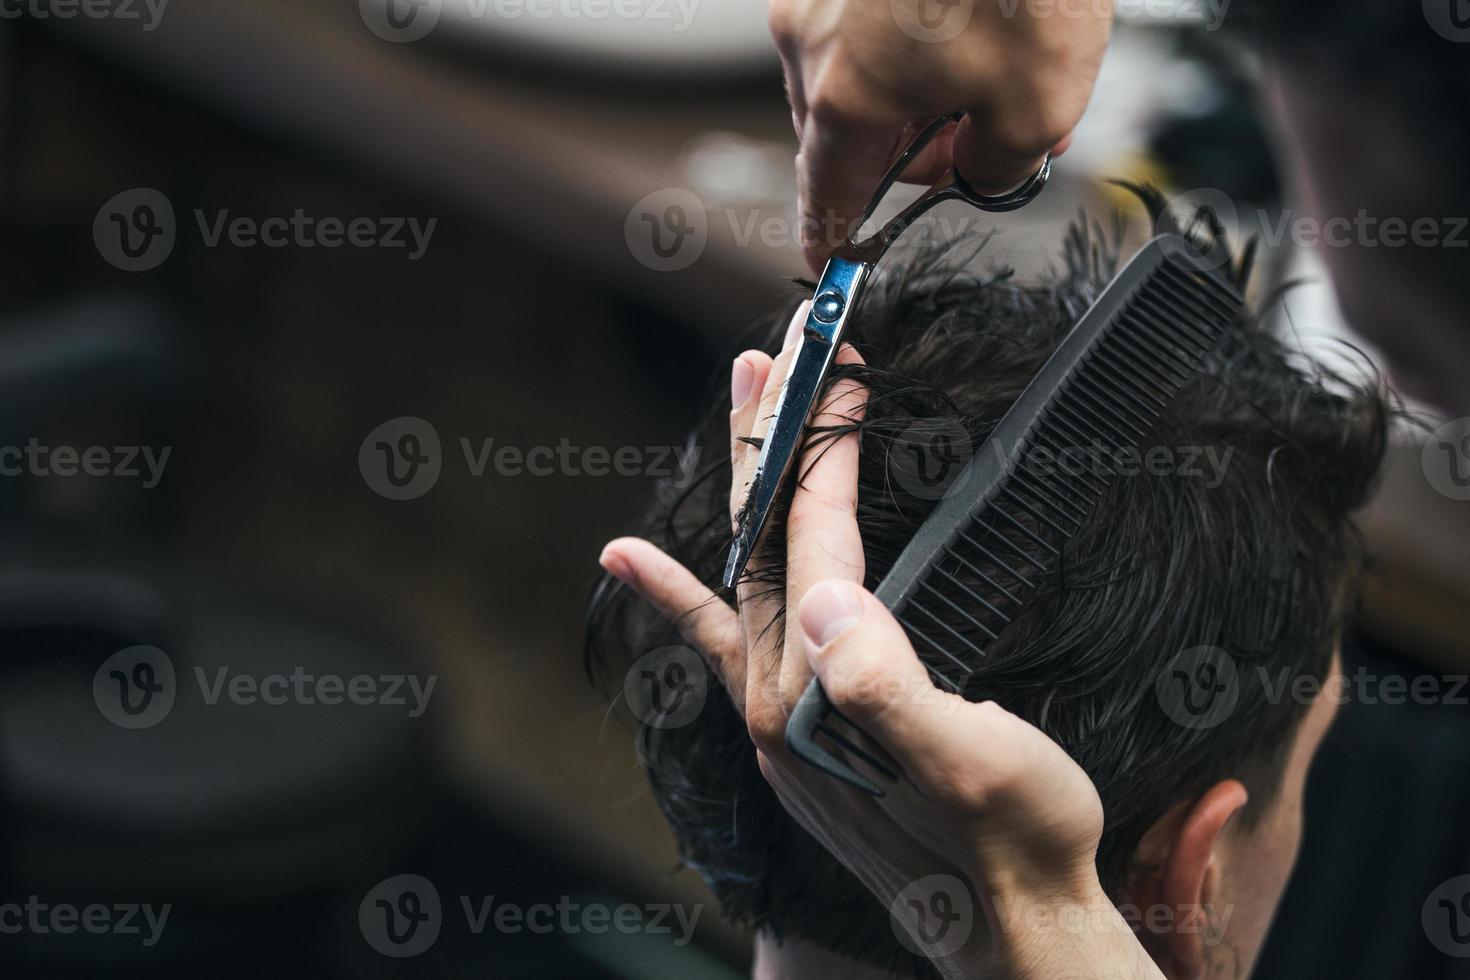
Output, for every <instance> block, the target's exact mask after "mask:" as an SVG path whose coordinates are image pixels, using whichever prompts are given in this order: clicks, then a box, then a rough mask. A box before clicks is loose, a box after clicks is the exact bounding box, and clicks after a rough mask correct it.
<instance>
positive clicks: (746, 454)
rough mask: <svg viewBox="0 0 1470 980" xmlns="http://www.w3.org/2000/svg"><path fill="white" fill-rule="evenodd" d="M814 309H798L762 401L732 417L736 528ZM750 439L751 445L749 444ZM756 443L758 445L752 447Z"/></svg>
mask: <svg viewBox="0 0 1470 980" xmlns="http://www.w3.org/2000/svg"><path fill="white" fill-rule="evenodd" d="M810 308H811V301H809V300H808V301H805V302H803V303H802V304H801V305H800V306H798V307H797V308H796V313H795V315H793V316H792V318H791V323H790V325H789V326H788V327H787V329H786V339H785V342H784V344H783V346H782V348H781V352H780V353H779V354H777V355H776V357H775V359H774V360H772V361H771V365H770V367H769V368H767V369H766V372H765V376H764V384H763V385H762V386H761V388H760V389H758V390H759V391H760V398H758V399H757V398H751V399H750V403H749V404H748V406H747V410H746V411H743V412H742V413H741V417H740V419H738V420H737V419H736V418H735V415H734V413H731V416H730V445H731V450H730V520H731V523H732V525H735V526H737V527H738V520H739V518H740V517H741V511H742V510H743V509H744V507H745V499H746V497H747V496H749V494H750V484H751V481H752V480H754V479H755V470H756V466H757V464H759V463H760V454H761V451H760V448H758V447H759V445H760V444H761V441H762V440H764V439H765V437H766V433H767V432H769V431H770V429H771V422H772V420H773V419H774V418H775V416H776V403H777V402H778V401H780V399H781V388H782V386H783V385H784V384H785V383H786V373H787V371H789V370H790V369H791V361H792V358H794V357H795V356H796V351H797V348H798V346H799V341H800V338H801V330H802V327H803V325H804V324H805V323H806V315H807V310H808V309H810ZM746 440H750V442H748V441H746ZM751 442H755V443H756V444H757V445H751ZM746 567H747V568H751V567H754V566H753V564H752V563H751V562H747V563H746Z"/></svg>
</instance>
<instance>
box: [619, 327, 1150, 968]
mask: <svg viewBox="0 0 1470 980" xmlns="http://www.w3.org/2000/svg"><path fill="white" fill-rule="evenodd" d="M805 314H806V307H805V304H804V305H803V307H802V308H801V309H798V310H797V312H796V315H795V317H793V319H792V326H791V329H790V330H789V332H788V342H787V347H786V349H785V350H784V351H782V352H781V354H780V355H778V356H777V357H776V358H775V359H774V360H773V359H772V358H771V357H770V356H768V355H766V354H765V353H763V352H761V351H747V352H746V353H744V354H742V355H741V356H740V357H739V358H737V359H736V363H735V365H734V369H733V372H732V401H733V402H734V403H735V408H734V410H733V411H732V412H731V415H730V451H731V471H732V476H733V479H732V485H731V488H730V511H731V519H732V521H733V520H734V517H735V515H736V513H737V512H738V511H739V509H740V505H741V503H742V502H743V500H744V496H745V492H746V489H747V487H748V485H749V482H750V479H751V476H752V474H753V473H754V470H755V465H756V460H757V457H758V455H759V450H758V449H756V448H755V446H753V445H752V444H751V442H752V441H753V440H752V439H751V438H750V437H755V439H754V441H758V440H759V439H760V438H761V437H763V436H764V435H765V432H766V430H767V428H768V426H769V424H770V420H771V415H772V412H773V410H774V408H775V403H776V400H777V399H778V398H779V396H780V391H781V386H782V382H783V381H784V379H785V376H786V371H787V369H788V367H789V365H790V363H791V359H792V357H793V356H794V354H795V340H796V338H797V337H798V336H799V329H798V328H799V327H800V324H801V323H802V322H803V321H804V319H805ZM837 359H838V362H839V363H857V362H859V361H860V360H861V359H860V358H859V357H858V355H857V353H856V352H855V351H854V350H853V349H852V348H851V347H847V346H844V347H843V348H842V350H841V351H840V352H839V354H838V356H837ZM866 400H867V393H866V390H865V389H863V388H862V387H861V386H860V385H858V384H856V383H854V382H852V381H840V382H838V383H836V384H835V385H833V387H832V389H831V391H830V392H829V393H828V395H827V397H826V398H825V399H824V401H823V403H822V405H821V406H820V408H819V409H818V411H817V415H816V418H815V419H814V420H813V427H814V428H817V429H821V428H823V427H830V426H838V425H842V424H845V423H849V422H852V421H854V420H857V419H860V418H861V417H862V415H863V413H864V411H865V408H866ZM797 465H798V467H799V468H798V470H797V472H799V473H800V474H801V478H800V481H799V483H798V485H797V488H796V491H795V494H794V496H793V499H792V503H791V509H790V511H789V512H788V515H787V519H786V522H785V532H786V548H785V553H784V557H785V563H786V568H785V574H784V580H785V585H786V588H785V591H784V594H782V593H781V592H780V591H778V590H772V589H771V588H770V587H769V586H767V585H763V584H761V583H760V582H759V581H751V580H746V581H744V582H742V583H741V584H740V586H739V598H740V601H739V605H738V608H732V607H731V606H730V605H729V604H727V603H726V602H725V601H724V599H723V598H721V597H720V596H719V595H717V594H715V593H714V592H712V591H711V590H710V588H709V587H708V586H706V585H705V584H704V583H703V582H701V581H700V580H699V578H698V577H697V576H695V575H694V574H693V573H692V572H690V571H689V570H688V569H687V568H685V567H684V566H683V565H681V564H679V563H678V562H677V561H675V560H674V559H673V558H671V557H670V556H669V555H667V554H665V553H664V552H662V551H660V550H659V549H658V548H656V547H655V546H654V545H652V544H651V543H649V542H647V541H642V540H638V539H635V538H621V539H619V540H617V541H613V542H612V543H610V544H609V545H608V546H607V548H606V549H605V550H604V551H603V556H602V564H603V566H604V567H605V568H606V569H607V570H608V571H610V572H612V573H613V574H614V575H616V576H617V577H618V578H619V579H621V580H622V581H623V582H625V583H627V584H628V585H629V586H630V587H632V588H633V589H635V590H637V591H638V593H639V594H640V595H642V596H643V597H644V598H646V599H647V600H648V601H649V602H651V603H652V604H653V605H654V606H656V607H657V608H658V609H659V610H660V611H662V612H663V613H664V614H665V615H666V616H668V617H669V619H670V620H671V621H673V622H675V623H677V624H678V625H679V628H680V630H681V631H682V632H683V635H684V637H685V639H686V640H688V642H689V643H691V644H692V645H694V646H695V647H697V648H698V649H699V651H700V652H701V654H703V655H704V657H705V658H706V660H707V661H708V662H709V664H710V666H711V667H713V668H714V670H715V671H716V672H717V673H718V675H719V676H720V679H721V681H722V682H723V683H724V685H725V687H726V688H727V689H728V690H729V692H730V696H731V699H732V700H733V701H734V703H735V705H736V707H737V708H739V710H740V712H741V714H742V715H743V716H744V718H745V722H746V727H747V728H748V730H749V733H750V737H751V741H752V742H753V745H754V749H753V751H754V752H755V753H756V758H757V762H758V763H759V765H760V769H761V773H762V774H763V775H764V776H765V778H766V780H767V782H769V783H770V785H771V786H772V788H773V789H774V790H775V792H776V794H777V796H778V797H779V798H780V800H781V803H782V805H783V806H784V807H785V808H786V810H787V811H788V812H790V813H791V814H792V816H793V817H795V818H796V820H797V821H798V822H799V823H800V824H801V826H802V827H803V828H804V829H805V830H806V831H807V832H808V833H810V834H811V835H812V836H813V837H815V838H816V839H817V840H818V841H819V842H820V843H821V844H822V846H823V847H825V848H826V849H827V850H828V851H830V852H831V853H832V854H833V855H834V856H836V857H837V859H838V860H840V861H841V862H842V863H843V864H844V865H845V866H846V867H847V868H848V869H849V870H850V871H852V872H853V874H854V875H855V876H856V877H857V878H858V879H859V880H860V881H862V883H863V884H864V885H865V886H866V887H867V888H868V889H869V890H870V891H871V892H872V893H873V894H874V895H875V896H876V897H877V899H878V900H879V901H880V902H881V903H883V905H885V906H886V907H888V908H890V909H892V908H895V901H896V900H897V899H900V898H901V893H902V892H903V891H904V889H905V888H906V887H907V886H909V885H910V884H912V883H915V882H919V881H921V880H922V879H925V878H928V877H929V876H931V875H935V874H949V875H955V874H958V875H959V876H962V877H963V878H965V879H968V882H969V885H970V887H971V888H972V889H973V890H974V891H975V892H976V893H977V897H978V898H979V899H980V901H981V906H982V908H983V909H984V912H985V914H986V916H987V918H988V920H989V926H990V928H989V929H988V930H986V929H976V930H974V934H975V941H974V942H972V943H970V944H967V945H966V946H965V947H964V948H961V949H957V950H950V949H945V950H943V951H942V955H940V953H939V952H938V951H936V952H935V954H934V955H932V956H931V957H930V958H931V960H933V961H934V962H935V965H936V966H937V967H938V968H939V969H940V970H941V972H943V973H944V974H945V975H947V976H954V977H971V976H979V975H983V976H993V975H998V976H1007V977H1016V978H1032V977H1035V978H1045V980H1058V978H1063V977H1084V976H1085V977H1087V978H1088V980H1115V978H1116V980H1135V978H1142V977H1159V976H1161V974H1160V973H1159V972H1158V970H1157V968H1156V967H1155V966H1154V965H1153V963H1152V962H1151V961H1150V960H1149V958H1148V956H1147V954H1145V953H1144V951H1143V948H1142V947H1141V946H1140V945H1139V944H1138V941H1137V939H1136V938H1135V937H1134V935H1133V933H1132V932H1131V931H1130V930H1129V928H1128V926H1127V923H1126V922H1124V921H1123V919H1122V917H1121V915H1119V913H1118V912H1117V910H1116V909H1115V908H1113V906H1112V905H1111V903H1110V902H1109V901H1108V900H1107V898H1106V896H1105V895H1104V894H1103V891H1102V888H1101V886H1100V885H1099V883H1098V879H1097V872H1096V866H1095V861H1096V854H1097V846H1098V842H1099V839H1100V836H1101V833H1102V825H1103V813H1102V803H1101V801H1100V800H1099V798H1098V795H1097V791H1096V789H1095V788H1094V787H1093V785H1092V782H1091V780H1089V779H1088V777H1087V774H1086V773H1085V772H1083V771H1082V769H1081V767H1079V766H1078V765H1077V763H1076V762H1074V761H1073V760H1072V758H1071V757H1070V756H1068V755H1067V754H1066V753H1065V752H1064V751H1062V749H1061V748H1060V747H1059V746H1058V745H1056V743H1054V742H1052V741H1051V740H1050V739H1049V738H1048V737H1047V736H1046V735H1045V734H1043V733H1042V732H1041V731H1040V730H1038V729H1037V728H1035V727H1033V726H1032V725H1030V724H1027V723H1026V722H1025V721H1022V720H1021V719H1020V718H1018V717H1016V716H1015V715H1012V714H1010V713H1009V712H1007V711H1005V710H1004V709H1003V708H1001V707H1000V706H999V705H996V704H994V703H982V704H973V703H971V702H968V701H965V700H964V699H963V698H960V697H958V696H956V695H952V694H948V693H946V692H943V691H940V690H938V689H937V688H935V686H934V684H933V683H932V681H931V680H930V678H929V675H928V674H927V672H926V671H925V670H924V668H923V666H922V665H921V664H920V662H919V659H918V657H917V656H916V655H915V653H914V650H913V647H912V646H911V645H910V644H909V641H908V637H907V636H906V635H905V633H904V632H903V630H902V629H901V628H900V627H899V625H898V623H897V622H896V621H895V620H894V618H893V617H892V615H890V614H889V612H888V610H887V609H886V608H885V607H884V606H883V605H882V604H881V603H880V602H878V601H877V600H876V599H875V598H874V597H873V596H872V595H871V594H869V593H868V592H866V591H865V590H864V589H863V588H862V584H861V583H862V581H863V577H864V565H865V562H864V555H863V546H862V537H861V535H860V533H859V530H858V523H857V502H858V501H857V495H858V488H857V483H858V434H857V433H856V432H852V433H848V434H846V435H843V436H842V437H841V438H838V439H836V440H835V441H827V442H824V443H822V444H820V445H816V444H813V445H810V446H808V447H807V448H806V450H805V453H804V456H803V459H802V460H801V461H800V462H799V463H798V464H797ZM768 560H769V558H768V557H767V556H766V555H765V554H764V553H757V554H756V555H754V556H752V560H751V568H752V570H757V571H758V570H759V569H760V568H761V567H762V563H763V562H766V561H768ZM783 609H784V610H785V611H786V612H787V615H786V616H785V617H784V621H783V623H782V627H783V628H772V624H773V623H774V622H776V621H777V620H778V619H779V618H781V613H782V611H783ZM814 675H815V676H817V677H819V678H821V680H822V681H823V684H824V686H825V688H826V690H827V693H828V696H829V697H830V698H831V699H832V701H833V702H834V704H835V705H836V706H837V707H838V709H839V710H841V711H842V712H843V713H844V714H845V715H846V716H847V717H848V718H850V719H852V720H853V721H854V722H856V723H857V724H859V725H860V726H861V727H862V728H864V729H865V730H866V731H867V732H868V733H869V734H870V735H871V736H873V737H874V738H875V739H876V740H877V741H878V742H879V743H880V744H881V745H882V746H883V748H884V749H885V750H886V751H887V752H888V754H889V755H890V756H892V757H893V758H894V759H896V760H897V761H898V762H899V764H900V765H901V767H902V769H903V771H904V779H903V780H901V781H900V782H899V783H897V784H891V785H889V786H888V792H887V794H886V795H885V796H883V797H880V798H874V797H872V796H869V795H868V794H866V793H864V792H862V791H860V790H857V789H854V788H852V787H850V786H848V785H846V784H845V783H840V782H838V781H836V780H833V779H831V778H829V777H828V776H826V775H825V774H823V773H820V772H818V771H817V770H815V769H813V768H811V767H810V766H807V765H806V764H804V763H802V762H800V761H799V760H797V759H795V758H794V757H792V756H791V754H790V753H789V751H788V750H787V748H786V740H785V728H786V720H787V718H788V717H789V716H790V714H791V710H792V708H793V707H794V706H795V704H796V701H797V699H798V698H799V697H800V695H801V693H802V691H803V690H804V689H805V688H806V686H807V684H808V682H809V681H810V680H811V679H812V677H813V676H814ZM1069 922H1070V923H1078V922H1080V923H1081V924H1082V927H1081V929H1080V930H1076V929H1074V930H1068V929H1067V928H1065V927H1064V926H1063V924H1064V923H1069ZM987 937H989V938H988V939H987ZM921 940H922V937H916V942H917V944H918V945H919V946H920V947H921V948H924V946H925V944H924V943H923V942H922V941H921Z"/></svg>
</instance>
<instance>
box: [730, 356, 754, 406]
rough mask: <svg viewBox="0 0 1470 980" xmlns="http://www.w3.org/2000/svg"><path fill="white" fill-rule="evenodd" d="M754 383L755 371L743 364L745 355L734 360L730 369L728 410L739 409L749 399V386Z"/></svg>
mask: <svg viewBox="0 0 1470 980" xmlns="http://www.w3.org/2000/svg"><path fill="white" fill-rule="evenodd" d="M754 382H755V369H754V368H752V367H751V366H750V365H749V364H747V363H745V355H744V354H741V355H740V356H739V357H737V358H735V364H734V365H733V366H732V367H731V368H730V408H731V410H732V411H733V410H734V409H737V408H739V407H740V406H741V405H744V404H745V400H746V399H747V398H749V397H750V388H751V385H752V384H754Z"/></svg>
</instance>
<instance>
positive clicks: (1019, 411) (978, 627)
mask: <svg viewBox="0 0 1470 980" xmlns="http://www.w3.org/2000/svg"><path fill="white" fill-rule="evenodd" d="M1187 254H1188V252H1187V246H1186V245H1185V243H1184V242H1183V241H1182V240H1181V239H1177V238H1171V237H1169V236H1165V237H1163V238H1158V239H1155V240H1153V241H1152V242H1150V243H1149V244H1148V245H1147V246H1145V247H1144V249H1143V250H1142V251H1140V253H1139V254H1138V255H1137V256H1135V257H1134V259H1133V260H1132V261H1131V262H1129V263H1128V265H1127V267H1125V268H1124V270H1123V271H1122V272H1121V273H1119V275H1118V276H1117V278H1115V279H1114V281H1113V282H1112V283H1110V284H1109V286H1108V288H1107V289H1106V290H1105V291H1104V292H1103V294H1102V295H1101V296H1099V297H1098V299H1097V301H1096V302H1095V303H1094V304H1093V306H1092V307H1091V308H1090V309H1089V310H1088V312H1087V314H1086V315H1085V316H1083V318H1082V320H1081V321H1080V322H1079V323H1078V324H1077V326H1076V327H1075V328H1074V329H1073V330H1072V332H1071V333H1070V334H1068V336H1067V337H1066V339H1064V340H1063V341H1062V343H1061V345H1060V346H1059V347H1058V348H1057V351H1056V352H1055V353H1054V354H1053V355H1052V357H1051V358H1049V359H1048V361H1047V363H1046V364H1045V365H1044V366H1043V368H1042V369H1041V371H1040V372H1039V373H1038V374H1037V376H1036V378H1035V379H1033V380H1032V382H1031V384H1030V385H1029V386H1028V387H1027V388H1026V390H1025V391H1024V392H1022V394H1021V396H1020V398H1018V399H1017V400H1016V404H1015V405H1014V406H1012V408H1011V410H1010V411H1008V412H1007V413H1006V415H1005V417H1004V418H1003V419H1002V420H1001V421H1000V423H999V424H998V425H997V426H996V427H995V430H994V431H993V432H992V433H991V435H990V438H989V440H988V441H987V445H986V446H983V447H981V451H978V452H976V454H975V455H974V457H972V459H971V460H970V462H969V463H968V464H967V466H966V469H965V470H964V471H963V472H962V473H961V474H960V476H959V479H958V480H957V481H956V484H955V490H953V491H952V492H951V494H950V495H949V496H947V497H946V498H945V499H944V500H943V501H942V502H941V503H940V505H939V506H938V507H936V508H935V510H934V512H933V513H931V514H930V516H929V518H928V519H927V520H926V521H925V523H924V525H923V526H922V527H921V528H920V529H919V532H918V533H917V534H916V535H915V536H914V539H913V540H912V541H911V542H910V543H909V545H908V547H907V548H905V550H904V552H903V554H901V555H900V556H899V558H898V560H897V561H896V562H895V563H894V565H893V567H892V568H891V569H890V570H889V573H888V575H887V576H886V577H885V578H884V579H883V582H882V583H881V584H880V585H879V587H878V590H877V595H878V597H879V598H880V599H882V600H883V601H884V602H886V603H887V604H888V605H889V607H890V608H891V609H893V610H894V614H895V615H896V616H897V617H898V620H899V622H901V623H902V624H903V625H904V628H905V629H906V630H907V631H908V633H909V636H910V637H911V638H912V639H913V640H914V645H915V649H916V650H917V651H918V652H919V655H920V659H921V660H923V662H924V664H925V666H926V667H927V668H928V669H929V672H930V674H931V675H932V676H933V678H934V680H935V682H936V683H937V684H939V685H940V686H942V687H944V688H945V689H947V690H950V691H954V692H962V691H963V690H964V689H965V686H966V683H967V681H968V680H969V678H970V675H971V674H972V673H973V672H974V671H975V670H976V669H977V667H978V666H979V661H980V659H982V658H983V657H984V656H985V648H986V646H987V645H989V644H990V643H992V642H993V641H995V640H996V639H998V638H999V637H1000V634H1001V632H1002V631H1003V630H1004V629H1005V627H1006V625H1007V624H1009V623H1010V622H1011V621H1012V620H1013V619H1015V617H1016V615H1017V614H1018V613H1019V612H1020V610H1021V608H1022V607H1023V606H1024V605H1025V603H1026V602H1027V600H1028V599H1029V598H1030V597H1031V595H1032V594H1033V593H1034V592H1035V591H1036V589H1037V587H1038V586H1039V585H1040V584H1041V582H1042V580H1043V578H1044V577H1045V576H1046V575H1047V574H1048V573H1050V572H1051V571H1052V570H1053V569H1054V568H1055V567H1056V564H1057V562H1058V561H1059V560H1060V557H1061V554H1062V548H1063V546H1064V545H1065V544H1066V542H1067V541H1068V540H1069V539H1070V538H1071V537H1072V536H1073V535H1075V534H1076V533H1077V531H1078V530H1080V529H1081V527H1082V526H1083V525H1084V523H1085V522H1086V521H1087V519H1088V517H1089V516H1090V514H1091V513H1092V511H1093V509H1094V507H1095V506H1096V505H1097V502H1098V501H1099V500H1100V499H1101V498H1102V496H1103V495H1104V494H1105V493H1106V492H1107V491H1108V489H1109V487H1110V486H1111V485H1112V483H1113V481H1114V479H1116V478H1117V476H1118V474H1117V473H1116V472H1115V471H1114V470H1113V469H1112V468H1111V467H1110V466H1108V465H1107V464H1106V462H1105V460H1108V459H1116V458H1117V454H1118V453H1119V452H1121V451H1123V450H1125V449H1130V448H1131V449H1133V450H1135V451H1136V450H1138V449H1139V448H1140V447H1141V446H1142V445H1143V443H1144V441H1145V440H1146V439H1147V438H1148V437H1149V435H1150V433H1152V431H1153V430H1154V428H1155V425H1156V423H1157V422H1158V420H1159V417H1160V416H1161V415H1162V414H1163V413H1164V412H1165V411H1166V410H1167V408H1168V405H1169V402H1170V400H1171V399H1172V398H1173V397H1174V396H1175V394H1177V393H1178V391H1179V389H1180V388H1181V387H1182V386H1183V385H1184V384H1186V383H1187V382H1188V381H1189V379H1190V378H1191V377H1193V376H1194V375H1195V374H1196V373H1197V372H1198V371H1199V369H1200V367H1201V366H1202V365H1203V362H1204V359H1205V357H1206V356H1207V355H1208V354H1209V352H1210V351H1211V350H1212V349H1213V348H1214V347H1215V345H1216V343H1217V342H1218V341H1219V339H1220V338H1221V336H1223V334H1224V333H1225V331H1226V330H1227V329H1228V328H1229V327H1230V326H1231V325H1232V324H1233V323H1235V322H1236V321H1237V320H1238V319H1239V317H1240V313H1241V309H1242V305H1243V304H1242V301H1241V298H1240V296H1239V295H1238V294H1237V293H1236V291H1235V290H1234V289H1233V288H1232V287H1231V286H1229V285H1228V284H1227V283H1225V282H1224V281H1223V280H1221V279H1219V278H1218V277H1217V276H1215V275H1213V274H1211V273H1208V272H1203V271H1199V270H1197V269H1193V268H1191V267H1189V265H1188V264H1187V259H1185V258H1183V257H1184V256H1186V255H1187ZM990 443H995V445H996V446H998V447H999V448H998V450H997V451H991V449H992V447H991V446H990ZM1041 450H1045V451H1046V452H1048V453H1050V454H1052V455H1053V458H1054V459H1057V460H1063V459H1068V458H1079V459H1085V460H1087V461H1088V468H1087V471H1086V472H1067V473H1065V474H1062V473H1058V472H1057V471H1056V467H1055V466H1053V467H1052V469H1051V472H1049V473H1041V472H1038V471H1037V470H1038V468H1036V467H1030V466H1027V465H1026V464H1027V462H1028V456H1032V454H1035V453H1037V452H1038V451H1041ZM1078 454H1081V455H1080V456H1078Z"/></svg>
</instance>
